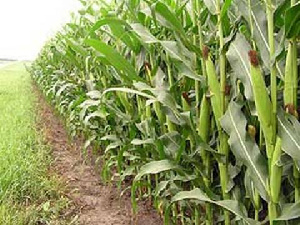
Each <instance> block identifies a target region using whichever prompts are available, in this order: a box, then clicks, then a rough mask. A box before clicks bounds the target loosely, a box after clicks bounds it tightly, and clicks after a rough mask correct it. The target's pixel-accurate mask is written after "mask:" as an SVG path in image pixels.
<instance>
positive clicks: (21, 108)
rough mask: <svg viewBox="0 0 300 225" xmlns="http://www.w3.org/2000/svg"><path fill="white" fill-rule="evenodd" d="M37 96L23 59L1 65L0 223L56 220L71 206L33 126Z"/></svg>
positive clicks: (16, 223) (14, 224) (16, 224)
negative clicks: (64, 195) (61, 189)
mask: <svg viewBox="0 0 300 225" xmlns="http://www.w3.org/2000/svg"><path fill="white" fill-rule="evenodd" d="M36 100H37V99H36V96H35V94H34V93H33V92H32V85H31V78H30V75H29V74H28V73H27V72H26V70H25V67H24V65H23V64H22V63H14V64H10V65H8V66H6V67H2V68H0V224H5V225H9V224H13V225H18V224H20V225H21V224H22V225H23V224H38V223H42V224H44V223H45V224H46V223H48V222H49V221H51V224H57V223H54V221H57V219H58V218H59V212H60V210H61V209H62V208H64V207H66V204H67V200H66V199H65V198H63V197H60V193H59V192H60V191H59V188H58V186H59V182H57V180H56V179H55V178H51V177H50V176H49V172H48V168H49V163H50V160H51V158H50V157H49V155H50V154H49V153H50V152H49V148H48V147H47V146H45V145H43V144H42V137H41V136H40V135H39V134H38V132H37V131H36V129H35V123H36V118H37V115H36V110H35V107H36Z"/></svg>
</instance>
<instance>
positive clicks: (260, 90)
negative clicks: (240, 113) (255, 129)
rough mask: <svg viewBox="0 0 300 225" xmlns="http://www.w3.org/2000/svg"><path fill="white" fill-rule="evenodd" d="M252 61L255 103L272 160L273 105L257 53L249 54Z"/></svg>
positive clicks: (251, 71)
mask: <svg viewBox="0 0 300 225" xmlns="http://www.w3.org/2000/svg"><path fill="white" fill-rule="evenodd" d="M249 57H250V61H251V67H250V74H251V80H252V87H253V93H254V101H255V106H256V110H257V113H258V119H259V121H260V124H261V127H262V130H263V133H264V136H265V138H266V142H267V143H266V144H267V154H268V158H271V156H272V151H273V147H272V145H274V144H273V124H272V103H271V100H270V97H269V94H268V91H267V87H266V84H265V80H264V78H263V74H262V71H261V68H260V66H259V60H258V57H257V53H256V52H255V51H250V52H249Z"/></svg>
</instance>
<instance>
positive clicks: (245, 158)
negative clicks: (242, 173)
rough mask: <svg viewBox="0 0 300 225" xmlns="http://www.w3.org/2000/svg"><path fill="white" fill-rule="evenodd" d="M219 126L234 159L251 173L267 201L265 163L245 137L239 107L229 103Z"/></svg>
mask: <svg viewBox="0 0 300 225" xmlns="http://www.w3.org/2000/svg"><path fill="white" fill-rule="evenodd" d="M221 125H222V127H223V129H224V130H225V131H226V132H227V134H228V135H229V140H228V142H229V145H230V147H231V150H232V152H233V153H234V155H235V157H236V158H237V160H240V161H242V162H243V164H244V165H246V166H247V168H248V169H249V170H250V171H251V172H250V174H251V178H252V179H253V181H254V185H255V186H256V188H257V190H258V191H259V193H260V194H261V196H262V197H263V198H264V199H266V200H267V199H268V194H267V192H268V191H267V190H268V188H267V180H268V170H267V161H266V160H265V158H264V157H263V155H262V154H261V153H260V150H259V148H258V146H257V145H256V143H255V142H253V141H252V140H251V138H250V137H249V136H248V135H247V132H246V126H247V120H246V117H245V116H244V114H243V113H242V111H241V106H239V105H238V104H237V103H235V102H234V101H231V102H230V104H229V106H228V109H227V112H226V113H225V115H224V116H223V117H222V119H221Z"/></svg>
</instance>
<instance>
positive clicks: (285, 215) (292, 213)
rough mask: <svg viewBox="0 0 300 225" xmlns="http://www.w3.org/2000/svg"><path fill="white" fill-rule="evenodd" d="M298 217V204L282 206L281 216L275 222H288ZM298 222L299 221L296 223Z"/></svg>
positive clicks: (299, 205)
mask: <svg viewBox="0 0 300 225" xmlns="http://www.w3.org/2000/svg"><path fill="white" fill-rule="evenodd" d="M299 217H300V202H296V203H294V204H285V205H283V209H282V213H281V215H280V216H279V217H278V218H276V219H275V221H289V220H294V219H298V218H299ZM298 222H299V221H298Z"/></svg>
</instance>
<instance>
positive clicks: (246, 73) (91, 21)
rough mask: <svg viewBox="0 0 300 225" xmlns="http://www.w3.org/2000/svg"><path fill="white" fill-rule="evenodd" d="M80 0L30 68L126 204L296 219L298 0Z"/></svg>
mask: <svg viewBox="0 0 300 225" xmlns="http://www.w3.org/2000/svg"><path fill="white" fill-rule="evenodd" d="M81 3H82V8H81V10H79V12H78V13H77V14H74V15H73V17H72V20H71V22H70V23H68V24H66V25H65V26H64V27H63V28H62V29H61V31H59V32H58V33H57V34H56V36H55V37H53V38H52V39H51V40H50V41H49V42H48V43H46V44H45V46H44V48H43V49H42V50H41V52H40V54H39V56H38V58H37V59H36V60H35V62H34V63H33V65H32V67H31V74H32V77H33V79H34V80H35V81H36V83H37V84H38V86H39V87H40V89H41V90H42V91H43V93H44V94H45V96H46V97H47V99H48V100H49V101H50V102H51V103H52V104H53V105H54V106H55V107H56V109H57V111H58V112H59V113H60V114H61V115H62V116H63V118H65V121H66V126H67V129H68V131H69V133H70V136H71V137H75V136H81V137H84V138H85V140H86V142H85V145H84V146H83V149H82V151H83V153H85V154H88V153H87V152H88V149H92V150H93V151H92V153H93V156H94V157H95V159H96V162H101V168H102V170H101V171H102V172H101V176H102V177H103V179H104V180H105V181H107V182H111V181H112V180H114V181H117V182H118V184H119V187H120V188H121V187H123V188H124V187H125V189H124V190H122V191H128V190H131V200H132V207H133V213H136V211H137V210H138V207H137V201H139V200H141V199H144V200H145V199H148V200H149V201H150V202H151V203H152V204H153V207H155V208H156V209H157V212H158V213H159V214H160V215H161V217H162V219H163V220H164V223H165V224H167V225H169V224H196V225H198V224H207V225H210V224H226V225H229V224H250V225H252V224H271V225H275V224H300V202H299V200H300V163H299V162H300V123H299V116H298V114H299V113H298V105H299V103H298V102H299V97H298V96H299V94H298V93H299V91H298V83H299V79H298V77H299V72H298V71H299V46H300V44H299V37H300V29H299V27H300V2H298V1H297V0H290V1H288V0H185V1H183V0H118V1H116V0H115V1H112V2H111V3H106V2H105V1H101V0H98V1H97V0H90V1H88V0H81ZM78 154H79V153H78ZM99 159H101V160H99Z"/></svg>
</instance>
